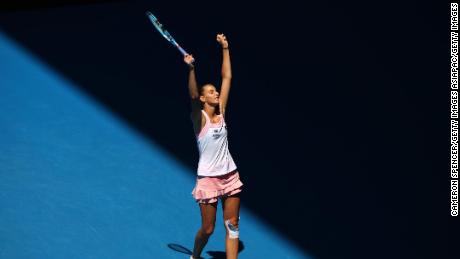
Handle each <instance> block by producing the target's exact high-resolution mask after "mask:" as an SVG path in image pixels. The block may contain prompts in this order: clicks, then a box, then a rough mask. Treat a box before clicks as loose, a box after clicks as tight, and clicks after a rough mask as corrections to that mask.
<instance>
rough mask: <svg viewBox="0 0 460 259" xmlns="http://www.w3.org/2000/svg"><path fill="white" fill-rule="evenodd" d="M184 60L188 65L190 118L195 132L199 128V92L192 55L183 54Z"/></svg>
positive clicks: (200, 122) (200, 121) (200, 120)
mask: <svg viewBox="0 0 460 259" xmlns="http://www.w3.org/2000/svg"><path fill="white" fill-rule="evenodd" d="M184 62H185V63H186V64H187V65H188V68H189V71H188V90H189V94H190V100H191V104H192V113H191V115H190V118H191V119H192V122H193V127H194V130H195V132H199V130H200V129H201V124H202V118H201V103H200V93H199V92H198V84H197V83H196V77H195V66H194V65H193V56H192V55H185V56H184Z"/></svg>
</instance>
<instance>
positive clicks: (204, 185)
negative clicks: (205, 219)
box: [192, 170, 243, 204]
mask: <svg viewBox="0 0 460 259" xmlns="http://www.w3.org/2000/svg"><path fill="white" fill-rule="evenodd" d="M242 186H243V183H242V182H241V180H240V174H239V173H238V171H237V170H234V171H232V172H230V173H228V174H224V175H220V176H206V177H202V176H198V177H197V179H196V185H195V188H193V191H192V196H193V198H195V201H196V202H198V203H206V204H207V203H214V202H217V200H218V199H219V198H223V197H227V196H231V195H234V194H237V193H239V192H241V191H242Z"/></svg>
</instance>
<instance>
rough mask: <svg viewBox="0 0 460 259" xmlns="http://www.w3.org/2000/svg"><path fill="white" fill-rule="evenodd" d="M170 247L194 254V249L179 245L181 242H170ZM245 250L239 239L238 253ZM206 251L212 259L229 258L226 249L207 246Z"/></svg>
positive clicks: (177, 250)
mask: <svg viewBox="0 0 460 259" xmlns="http://www.w3.org/2000/svg"><path fill="white" fill-rule="evenodd" d="M168 247H169V248H170V249H172V250H174V251H176V252H179V253H183V254H187V255H192V250H190V249H188V248H186V247H184V246H182V245H179V244H168ZM243 250H244V243H243V242H242V241H241V240H239V244H238V253H240V252H241V251H243ZM203 252H204V253H206V254H207V255H208V256H209V258H210V259H225V258H227V257H226V254H225V251H206V247H205V249H204V251H203Z"/></svg>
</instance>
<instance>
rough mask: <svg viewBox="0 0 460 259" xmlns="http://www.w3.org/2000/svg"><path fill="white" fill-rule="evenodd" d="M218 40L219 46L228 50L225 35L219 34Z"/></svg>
mask: <svg viewBox="0 0 460 259" xmlns="http://www.w3.org/2000/svg"><path fill="white" fill-rule="evenodd" d="M216 40H217V42H219V44H220V45H221V46H222V48H224V49H226V48H228V41H227V37H225V35H224V34H217V37H216Z"/></svg>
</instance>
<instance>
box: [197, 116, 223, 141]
mask: <svg viewBox="0 0 460 259" xmlns="http://www.w3.org/2000/svg"><path fill="white" fill-rule="evenodd" d="M201 111H202V112H203V114H204V117H205V120H206V123H205V124H204V127H203V128H202V129H201V131H200V133H199V134H198V138H201V137H203V136H204V135H206V132H208V129H209V128H218V127H221V126H222V123H224V118H223V116H222V114H219V115H218V116H220V117H221V118H220V121H219V122H218V123H212V122H211V119H210V118H209V116H208V114H207V113H206V112H205V111H203V110H201ZM211 125H215V126H217V127H211Z"/></svg>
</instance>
